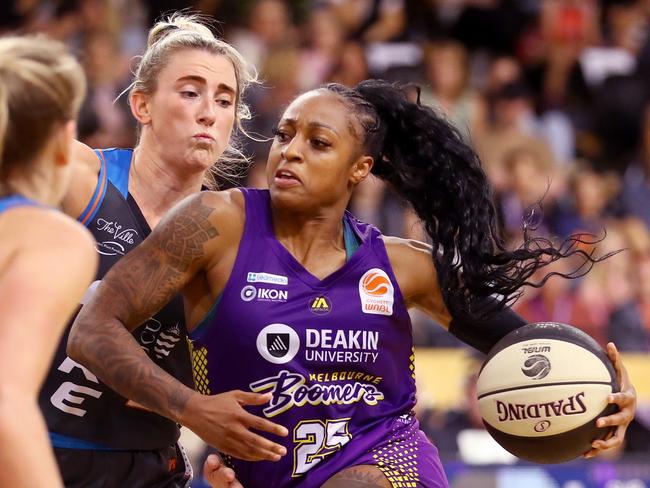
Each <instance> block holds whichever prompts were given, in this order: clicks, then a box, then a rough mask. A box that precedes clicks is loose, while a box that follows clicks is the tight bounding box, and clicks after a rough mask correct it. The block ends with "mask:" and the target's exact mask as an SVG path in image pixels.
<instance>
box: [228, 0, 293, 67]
mask: <svg viewBox="0 0 650 488" xmlns="http://www.w3.org/2000/svg"><path fill="white" fill-rule="evenodd" d="M247 19H248V24H247V25H248V27H247V28H244V29H236V30H234V31H233V32H232V33H231V35H230V36H229V41H230V42H231V43H232V45H233V46H235V48H237V50H238V51H239V52H240V53H242V55H243V56H244V58H245V59H246V60H248V62H249V63H251V64H253V65H254V66H256V67H257V68H260V67H261V66H262V65H263V64H264V62H265V59H266V57H267V55H268V53H269V51H272V50H274V49H277V48H280V47H283V46H286V45H291V46H293V45H295V44H296V42H297V32H296V28H295V26H294V25H293V23H292V22H291V12H290V11H289V7H288V5H287V3H286V2H284V1H282V0H258V1H256V2H254V3H253V5H252V6H251V10H250V12H249V14H248V16H247Z"/></svg>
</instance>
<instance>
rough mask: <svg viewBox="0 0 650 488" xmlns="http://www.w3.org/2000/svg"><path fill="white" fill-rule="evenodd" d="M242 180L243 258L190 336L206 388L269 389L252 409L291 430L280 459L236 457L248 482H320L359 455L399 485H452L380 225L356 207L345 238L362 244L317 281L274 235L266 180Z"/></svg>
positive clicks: (360, 460) (210, 391) (252, 485)
mask: <svg viewBox="0 0 650 488" xmlns="http://www.w3.org/2000/svg"><path fill="white" fill-rule="evenodd" d="M242 191H243V194H244V196H245V200H246V224H245V228H244V234H243V236H242V239H241V243H240V246H239V251H238V254H237V258H236V261H235V265H234V268H233V270H232V273H231V276H230V279H229V280H228V284H227V285H226V288H225V290H224V292H223V294H222V295H221V298H220V300H219V301H218V302H217V303H216V304H215V305H214V307H213V308H212V310H211V311H210V313H209V314H208V316H207V317H206V318H205V320H204V321H203V322H202V323H201V324H199V326H198V327H197V328H196V329H195V330H194V332H193V333H192V334H191V340H192V349H193V360H194V361H193V362H194V371H195V378H196V382H197V385H198V388H199V390H200V391H202V392H203V393H206V394H216V393H221V392H224V391H228V390H234V389H242V390H251V391H255V392H260V393H266V392H271V393H272V394H273V399H272V400H271V402H270V403H269V404H267V405H265V406H262V407H257V408H251V409H250V410H251V411H252V412H253V413H254V414H256V415H263V416H265V417H266V418H268V419H270V420H271V421H273V422H276V423H279V424H281V425H284V426H285V427H287V429H288V430H289V435H288V436H287V437H286V438H284V439H280V438H273V440H274V441H277V442H280V443H282V444H283V445H284V446H285V447H286V448H287V455H286V456H284V457H283V458H282V460H281V461H279V462H277V463H273V462H244V461H239V460H236V459H232V460H231V461H232V464H233V467H234V468H235V470H236V473H237V477H238V478H239V480H240V481H241V483H242V484H243V486H245V487H246V488H255V487H265V488H270V487H299V486H300V487H312V486H313V487H317V486H321V485H322V484H323V483H324V482H325V481H327V480H328V479H329V478H331V477H332V476H333V475H335V474H336V473H338V472H339V471H341V470H343V469H345V468H346V467H350V466H354V465H358V464H375V465H377V466H379V467H380V469H382V471H383V472H384V473H385V474H386V476H387V478H388V479H389V480H390V481H391V482H392V483H393V486H394V487H402V486H403V487H410V486H413V487H416V486H423V487H445V486H447V482H446V480H445V477H444V473H443V471H442V467H441V465H440V462H439V460H438V455H437V451H436V450H435V448H434V447H433V445H431V443H429V442H428V440H427V439H426V438H425V436H424V435H423V434H422V433H421V432H419V430H418V425H417V421H416V420H415V418H414V417H413V414H412V409H413V406H414V405H415V380H414V366H413V347H412V346H413V345H412V338H411V323H410V319H409V315H408V313H407V309H406V306H405V304H404V300H403V298H402V296H401V294H400V291H399V288H398V286H397V281H396V279H395V276H394V274H393V271H392V269H391V266H390V263H389V261H388V256H387V254H386V249H385V247H384V244H383V241H382V239H381V236H380V233H379V231H378V230H377V229H375V228H374V227H372V226H370V225H367V224H364V223H361V222H359V221H357V220H356V219H354V218H353V217H352V216H351V215H349V214H346V215H345V217H344V224H345V228H346V231H347V232H346V234H347V237H348V239H346V240H347V242H346V247H348V246H347V244H350V241H353V242H354V243H355V245H356V246H358V247H357V248H356V250H354V252H353V253H352V255H351V256H349V259H348V261H347V263H346V264H345V265H344V266H343V267H341V268H340V269H338V270H337V271H335V272H334V273H332V274H331V275H330V276H328V277H326V278H325V279H323V280H319V279H317V278H316V277H314V276H313V275H311V274H310V273H309V272H307V271H306V270H305V269H304V268H303V266H302V265H301V264H300V263H298V261H296V259H295V258H294V257H293V256H292V255H291V254H290V253H289V252H288V251H287V250H286V249H285V248H284V247H283V246H282V245H281V244H280V242H279V241H278V240H277V239H276V238H275V236H274V233H273V229H272V222H271V214H270V198H269V193H268V191H260V190H250V189H244V190H242ZM356 246H355V247H356Z"/></svg>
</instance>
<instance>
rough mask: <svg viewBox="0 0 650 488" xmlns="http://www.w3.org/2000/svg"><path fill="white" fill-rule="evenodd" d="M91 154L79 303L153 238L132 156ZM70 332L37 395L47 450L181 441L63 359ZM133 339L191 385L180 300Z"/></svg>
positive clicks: (159, 420) (173, 429)
mask: <svg viewBox="0 0 650 488" xmlns="http://www.w3.org/2000/svg"><path fill="white" fill-rule="evenodd" d="M96 153H97V155H98V157H99V158H100V161H101V165H100V170H99V178H98V184H97V187H96V189H95V193H94V195H93V197H92V199H91V201H90V203H89V204H88V206H87V208H86V209H85V211H84V212H83V213H82V215H81V216H80V217H79V219H78V220H79V221H80V222H81V223H82V224H84V225H85V226H86V227H87V228H88V229H89V230H90V232H91V233H92V234H93V236H94V237H95V240H96V241H97V244H96V246H97V253H98V254H99V258H100V260H99V262H100V264H99V271H98V273H97V278H96V281H95V282H94V283H93V284H92V285H91V286H90V288H89V290H88V292H87V294H86V297H84V302H85V301H86V300H87V299H88V298H89V296H90V295H91V294H92V293H93V291H94V290H95V289H96V287H97V285H98V284H99V281H100V280H101V279H102V278H103V277H104V275H105V274H106V273H107V272H108V271H109V270H110V268H111V267H112V266H113V265H114V264H115V263H116V262H117V261H118V260H120V259H121V258H122V257H123V256H124V255H125V254H126V253H128V252H129V251H130V250H131V249H133V248H134V247H135V246H137V245H138V244H140V243H141V242H142V241H143V240H144V238H145V237H146V236H147V235H149V233H150V232H151V229H150V228H149V226H148V224H147V222H146V220H145V218H144V217H143V215H142V213H141V211H140V209H139V208H138V205H137V204H136V202H135V200H134V199H133V198H132V197H131V195H129V193H128V179H129V168H130V166H131V159H132V156H133V151H132V150H130V149H106V150H97V151H96ZM71 323H72V322H71ZM69 332H70V325H68V328H67V329H66V331H65V333H64V335H63V338H62V341H61V343H60V344H59V346H58V349H57V352H56V356H55V358H54V362H53V364H52V366H51V369H50V371H49V373H48V375H47V378H46V380H45V383H44V386H43V388H42V390H41V392H40V396H39V404H40V407H41V410H42V411H43V414H44V416H45V420H46V422H47V426H48V430H49V431H50V437H51V440H52V444H53V446H54V447H57V448H68V449H97V450H134V451H136V450H154V449H161V448H163V447H165V446H169V445H171V444H174V443H175V442H176V441H177V439H178V436H179V430H178V425H177V424H176V423H174V422H172V421H171V420H168V419H166V418H164V417H161V416H159V415H157V414H154V413H151V412H149V411H146V410H144V409H143V408H140V407H138V406H137V405H134V404H132V402H129V401H128V400H127V399H126V398H124V397H122V396H121V395H119V394H117V393H116V392H114V391H113V390H111V389H110V388H108V387H107V386H106V385H104V384H103V383H102V382H101V381H99V380H98V379H97V377H96V376H95V375H93V374H92V373H91V372H90V371H89V370H88V369H86V368H84V367H83V366H81V365H80V364H78V363H76V362H75V361H73V360H72V359H70V358H69V357H67V356H66V352H65V351H66V344H67V340H68V335H69ZM133 336H134V337H135V339H136V340H137V341H138V343H139V344H140V346H141V347H142V349H143V350H144V351H145V352H146V353H147V354H148V355H149V357H151V359H152V360H153V361H155V362H156V364H158V365H159V366H160V367H162V368H163V369H164V370H165V371H167V372H168V373H170V374H171V375H173V376H174V377H176V378H178V379H179V380H180V381H182V382H183V383H185V384H186V385H188V386H190V387H192V386H193V380H192V372H191V366H190V358H189V352H188V346H187V339H186V337H187V336H186V329H185V319H184V313H183V303H182V298H181V297H180V296H178V297H176V298H175V299H174V300H172V301H171V302H170V303H169V304H168V305H167V306H165V307H164V308H163V309H162V310H161V311H160V312H158V313H157V314H156V315H155V316H154V317H152V318H151V319H149V320H148V321H147V322H145V323H144V324H143V325H141V326H140V327H139V328H138V329H136V330H135V331H134V332H133Z"/></svg>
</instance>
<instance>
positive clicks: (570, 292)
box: [513, 251, 614, 347]
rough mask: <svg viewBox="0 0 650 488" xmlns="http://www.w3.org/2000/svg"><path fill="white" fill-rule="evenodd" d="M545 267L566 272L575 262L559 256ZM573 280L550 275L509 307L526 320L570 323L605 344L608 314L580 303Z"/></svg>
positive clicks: (551, 271)
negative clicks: (561, 258)
mask: <svg viewBox="0 0 650 488" xmlns="http://www.w3.org/2000/svg"><path fill="white" fill-rule="evenodd" d="M599 252H600V251H599ZM610 259H614V258H610ZM547 268H548V269H547V272H549V273H559V274H566V273H569V272H571V271H573V270H574V269H575V268H576V264H575V263H571V262H568V260H560V261H556V262H554V263H552V264H550V265H549V266H548V267H547ZM599 268H602V266H600V265H599V266H595V267H594V271H596V270H598V269H599ZM534 278H539V277H534ZM576 284H577V283H576V282H573V281H569V280H564V279H561V278H559V277H551V278H550V279H549V280H548V281H547V282H546V283H545V284H544V286H543V287H541V288H528V289H527V290H526V292H525V294H524V296H523V297H522V298H521V299H520V300H519V301H518V302H517V303H515V305H514V307H513V308H514V309H515V310H516V311H517V312H518V313H519V314H520V315H521V316H522V317H523V318H524V319H526V321H527V322H529V323H533V322H560V323H562V324H571V325H573V326H574V327H577V328H579V329H581V330H583V331H585V332H586V333H587V334H589V335H590V336H591V337H593V338H594V339H595V340H596V342H598V343H599V344H600V345H601V346H602V347H605V345H606V344H607V319H608V317H607V316H606V314H605V313H602V311H600V310H593V309H592V308H590V307H589V306H587V304H585V303H584V301H583V297H582V296H581V294H580V293H579V292H578V291H579V288H577V287H576ZM594 312H595V313H594ZM598 312H601V313H598Z"/></svg>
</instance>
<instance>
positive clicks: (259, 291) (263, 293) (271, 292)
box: [240, 285, 289, 302]
mask: <svg viewBox="0 0 650 488" xmlns="http://www.w3.org/2000/svg"><path fill="white" fill-rule="evenodd" d="M240 297H241V299H242V300H243V301H245V302H250V301H252V300H255V299H257V300H261V301H265V302H286V301H287V298H288V297H289V292H288V291H287V290H276V289H274V288H258V287H255V286H253V285H246V286H245V287H244V288H242V290H241V292H240Z"/></svg>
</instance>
